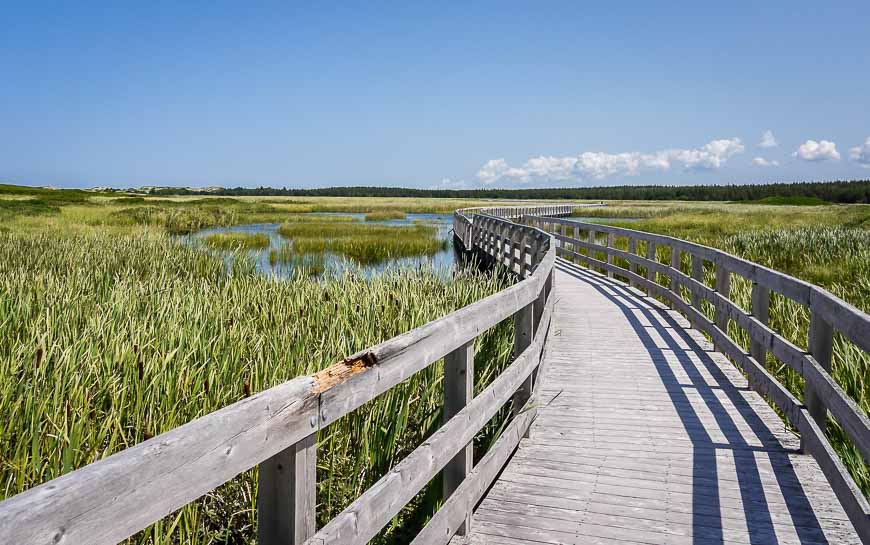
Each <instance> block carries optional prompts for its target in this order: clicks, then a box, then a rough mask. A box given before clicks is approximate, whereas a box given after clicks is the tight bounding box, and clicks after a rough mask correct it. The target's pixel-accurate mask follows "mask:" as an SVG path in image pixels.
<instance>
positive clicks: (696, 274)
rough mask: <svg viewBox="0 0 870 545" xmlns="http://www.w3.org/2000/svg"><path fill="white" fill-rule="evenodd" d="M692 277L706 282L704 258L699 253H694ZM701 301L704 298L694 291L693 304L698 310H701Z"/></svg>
mask: <svg viewBox="0 0 870 545" xmlns="http://www.w3.org/2000/svg"><path fill="white" fill-rule="evenodd" d="M692 278H694V279H695V280H697V281H698V282H700V283H701V284H703V283H704V259H703V258H702V257H701V256H699V255H698V254H692ZM701 301H703V298H702V297H701V296H700V295H697V294H695V293H694V292H693V293H692V306H693V307H695V309H696V310H701Z"/></svg>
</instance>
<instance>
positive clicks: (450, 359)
mask: <svg viewBox="0 0 870 545" xmlns="http://www.w3.org/2000/svg"><path fill="white" fill-rule="evenodd" d="M473 398H474V341H473V340H472V341H469V342H468V343H466V344H465V345H463V346H461V347H459V348H457V349H456V350H454V351H453V352H450V353H449V354H447V355H446V356H444V411H443V413H442V419H443V421H444V422H447V421H448V420H450V419H451V418H453V416H454V415H455V414H456V413H458V412H459V411H461V410H462V409H463V408H465V406H466V405H468V403H470V402H471V400H472V399H473ZM472 469H474V445H473V443H469V444H467V445H466V446H465V448H463V449H462V450H461V451H459V453H458V454H457V455H456V456H454V457H453V459H452V460H450V462H448V463H447V465H446V466H444V469H443V470H442V473H441V475H442V481H443V482H444V500H445V501H446V500H447V498H449V497H450V495H451V494H453V492H454V491H455V490H456V489H457V488H459V485H460V484H462V481H464V480H465V477H466V476H468V474H469V473H471V470H472ZM470 528H471V511H469V512H468V513H466V515H465V522H464V523H462V525H461V526H459V529H458V530H457V531H456V533H457V534H459V535H466V533H467V532H468V530H469V529H470Z"/></svg>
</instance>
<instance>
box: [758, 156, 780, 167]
mask: <svg viewBox="0 0 870 545" xmlns="http://www.w3.org/2000/svg"><path fill="white" fill-rule="evenodd" d="M752 164H753V165H755V166H758V167H778V166H779V161H777V160H775V159H772V160H767V159H765V158H764V157H756V158H755V159H753V160H752Z"/></svg>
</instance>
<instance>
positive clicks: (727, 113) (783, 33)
mask: <svg viewBox="0 0 870 545" xmlns="http://www.w3.org/2000/svg"><path fill="white" fill-rule="evenodd" d="M250 4H253V3H241V2H232V3H229V2H226V3H224V2H142V3H136V4H134V3H130V2H111V3H110V2H106V3H104V4H99V3H97V2H86V3H78V2H66V3H60V2H51V3H42V2H16V3H0V28H2V32H0V74H2V78H0V180H3V181H7V182H13V183H24V184H31V185H43V184H51V185H57V186H65V187H89V186H96V185H113V186H120V187H127V186H138V185H148V184H157V185H194V186H204V185H232V186H236V185H246V186H257V185H272V186H279V187H280V186H288V187H291V186H293V187H312V186H330V185H400V186H413V187H435V186H444V187H484V186H491V187H496V186H498V187H526V186H568V185H576V186H588V185H609V184H623V183H632V184H634V183H668V184H690V183H748V182H761V181H779V180H782V181H792V180H809V179H852V178H868V177H870V169H868V168H867V167H868V166H870V107H868V102H870V2H867V1H866V0H863V1H860V2H858V1H856V2H834V3H821V2H813V3H804V2H794V1H792V2H763V3H762V2H727V3H726V2H722V3H716V4H713V3H708V2H667V3H665V2H655V3H654V2H619V1H614V2H602V3H591V2H566V3H531V2H529V3H511V2H497V3H495V2H493V3H478V2H475V3H465V2H463V3H455V4H452V5H447V6H444V5H440V4H439V3H425V4H423V3H418V4H417V5H409V3H398V2H397V3H363V4H359V5H356V6H352V5H350V4H346V5H341V6H337V5H332V6H326V5H323V4H322V3H321V4H315V3H312V4H302V3H298V4H297V3H288V2H276V3H273V4H269V3H256V6H254V7H252V5H250ZM765 131H771V133H772V136H773V139H772V140H771V139H768V141H767V143H768V144H772V143H773V142H774V141H775V143H776V145H775V146H769V147H761V146H760V145H759V143H760V142H761V140H762V135H763V133H764V132H765Z"/></svg>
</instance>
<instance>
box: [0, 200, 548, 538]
mask: <svg viewBox="0 0 870 545" xmlns="http://www.w3.org/2000/svg"><path fill="white" fill-rule="evenodd" d="M523 208H524V210H525V211H526V212H528V211H529V208H528V207H523ZM487 211H488V212H490V211H505V212H506V213H509V214H513V212H511V211H508V210H507V209H503V210H495V209H489V210H487ZM542 212H543V213H551V212H553V210H551V209H550V208H546V209H544V210H542ZM457 217H458V218H465V216H464V215H463V214H461V213H459V214H458V215H456V216H454V218H457ZM465 219H467V218H465ZM468 221H469V222H472V221H473V219H469V220H468ZM498 221H499V222H501V223H500V225H501V227H500V228H510V229H513V230H515V231H522V232H525V233H528V234H530V235H536V236H542V237H544V238H545V239H546V240H545V243H543V245H542V246H541V250H542V251H541V252H538V253H537V254H534V253H533V254H532V255H531V258H532V260H534V261H535V262H534V270H533V271H531V274H529V275H528V276H525V277H524V278H523V279H522V280H521V281H519V282H518V283H516V284H513V285H511V286H509V287H508V288H506V289H504V290H502V291H500V292H498V293H495V294H493V295H490V296H488V297H486V298H484V299H481V300H480V301H476V302H474V303H472V304H470V305H467V306H465V307H463V308H461V309H458V310H456V311H454V312H451V313H450V314H448V315H446V316H444V317H442V318H439V319H437V320H434V321H432V322H429V323H427V324H424V325H422V326H420V327H418V328H416V329H413V330H411V331H408V332H407V333H404V334H402V335H399V336H397V337H394V338H392V339H389V340H387V341H385V342H382V343H380V344H378V345H376V346H374V347H371V348H369V349H366V350H363V351H361V352H359V353H356V354H353V355H351V356H349V357H348V358H346V359H344V360H343V361H341V362H338V363H336V364H334V365H332V366H331V367H328V368H327V369H324V370H322V371H319V372H317V373H314V374H312V375H308V376H300V377H297V378H295V379H292V380H290V381H287V382H285V383H283V384H280V385H278V386H275V387H272V388H269V389H267V390H265V391H263V392H260V393H258V394H255V395H253V396H251V397H249V398H246V399H243V400H241V401H238V402H236V403H233V404H231V405H229V406H226V407H223V408H222V409H219V410H217V411H214V412H212V413H209V414H207V415H205V416H202V417H200V418H197V419H195V420H193V421H191V422H188V423H186V424H184V425H182V426H179V427H177V428H175V429H173V430H170V431H168V432H166V433H163V434H160V435H158V436H156V437H154V438H151V439H149V440H146V441H144V442H142V443H139V444H137V445H134V446H132V447H129V448H127V449H125V450H123V451H120V452H118V453H115V454H113V455H111V456H108V457H107V458H105V459H102V460H100V461H97V462H94V463H92V464H89V465H87V466H85V467H82V468H80V469H77V470H75V471H72V472H70V473H68V474H65V475H62V476H60V477H58V478H56V479H53V480H51V481H48V482H46V483H43V484H41V485H38V486H36V487H34V488H31V489H29V490H26V491H24V492H22V493H20V494H17V495H15V496H12V497H11V498H8V499H6V500H5V501H3V502H2V503H0V543H15V544H16V545H19V544H20V545H24V544H40V545H41V544H46V545H48V544H55V543H89V544H91V545H111V544H114V543H117V542H120V541H122V540H124V539H126V538H128V537H130V536H132V535H134V534H135V533H136V532H139V531H141V530H143V529H145V528H147V527H148V526H149V525H150V524H153V523H154V522H157V521H158V520H160V519H161V518H163V517H164V516H166V515H168V514H169V513H171V512H173V511H175V510H177V509H179V508H181V507H183V506H184V505H186V504H188V503H190V502H191V501H193V500H195V499H197V498H199V497H200V496H202V495H204V494H206V493H208V492H209V491H211V490H213V489H214V488H216V487H217V486H219V485H221V484H223V483H224V482H226V481H228V480H229V479H231V478H233V477H235V476H236V475H238V474H240V473H242V472H244V471H246V470H248V469H250V468H252V467H254V466H255V465H257V464H263V463H265V462H267V461H269V460H271V459H274V458H277V457H278V456H279V455H282V453H283V452H285V451H287V450H288V449H292V448H294V445H297V446H298V445H300V444H303V442H304V441H305V440H307V439H310V438H311V437H312V436H313V434H315V433H316V432H317V431H318V430H321V429H323V428H325V427H326V426H328V425H329V424H331V423H333V422H335V421H336V420H337V419H338V418H341V417H342V416H344V415H346V414H348V413H349V412H351V411H353V410H354V409H356V408H358V407H360V406H361V405H363V404H364V403H366V402H368V401H370V400H372V399H374V398H376V397H377V396H379V395H380V394H382V393H384V392H386V391H387V390H389V389H390V388H392V387H393V386H395V385H397V384H399V383H401V382H403V381H404V380H406V379H408V378H409V377H411V376H412V375H414V374H415V373H417V372H419V371H421V370H422V369H425V368H426V367H428V366H429V365H431V364H433V363H434V362H436V361H438V360H440V359H441V358H443V357H445V356H446V355H448V354H450V353H452V352H454V351H456V350H459V349H461V348H462V347H463V346H465V345H467V344H468V343H469V342H471V341H473V340H474V339H475V338H476V337H477V336H478V335H479V334H481V333H482V332H484V331H486V330H488V329H489V328H491V327H492V326H494V325H496V324H498V323H499V322H501V321H503V320H505V319H508V318H511V317H512V316H514V315H515V314H517V313H518V312H519V311H521V310H523V309H527V308H531V305H533V304H536V302H539V300H540V298H541V297H542V294H544V297H545V299H546V295H548V294H549V289H548V288H547V286H549V282H551V278H552V272H553V269H554V263H555V256H556V254H555V247H554V246H553V245H551V244H549V240H550V238H549V235H547V234H546V233H543V232H542V231H540V230H538V229H536V228H533V227H528V226H524V225H519V224H516V223H513V222H510V221H509V220H503V219H499V220H498ZM481 228H482V227H481V226H477V229H478V231H479V230H480V229H481ZM495 236H500V235H498V233H496V234H495ZM512 248H513V247H512ZM523 250H525V246H523ZM548 302H549V304H552V301H548ZM539 317H540V316H538V318H539ZM541 342H543V340H541ZM309 443H310V441H309ZM308 448H309V449H310V448H311V447H310V446H309V447H308ZM311 460H313V458H311ZM278 467H279V468H280V464H278ZM312 471H313V469H312ZM308 486H313V485H312V484H311V483H308ZM261 488H262V487H261ZM282 505H283V503H282ZM309 507H310V509H311V510H312V512H313V507H314V506H313V503H312V505H310V506H309ZM280 515H281V514H278V515H276V516H280ZM284 515H287V514H286V513H285V514H284ZM287 516H290V515H287ZM260 518H261V520H260V523H261V524H262V523H263V518H264V517H263V514H262V512H261V517H260ZM311 529H312V530H313V525H312V528H311ZM297 537H298V534H297ZM306 537H307V536H306Z"/></svg>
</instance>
